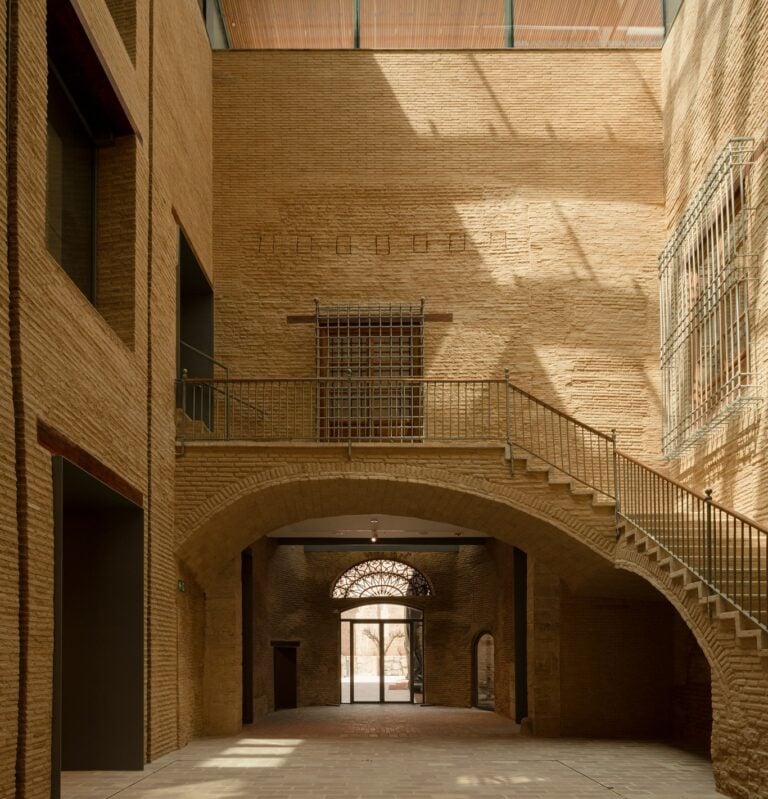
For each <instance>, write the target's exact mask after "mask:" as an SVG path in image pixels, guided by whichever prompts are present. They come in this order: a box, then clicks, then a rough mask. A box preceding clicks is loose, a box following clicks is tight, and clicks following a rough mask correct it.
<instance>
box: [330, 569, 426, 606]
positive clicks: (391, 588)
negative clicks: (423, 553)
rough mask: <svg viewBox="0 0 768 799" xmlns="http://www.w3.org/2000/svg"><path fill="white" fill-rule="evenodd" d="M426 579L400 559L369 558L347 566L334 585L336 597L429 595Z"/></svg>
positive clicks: (334, 595)
mask: <svg viewBox="0 0 768 799" xmlns="http://www.w3.org/2000/svg"><path fill="white" fill-rule="evenodd" d="M431 593H432V589H431V588H430V587H429V583H428V582H427V578H426V577H425V576H424V575H423V574H422V573H421V572H420V571H418V570H417V569H414V568H413V566H409V565H408V564H407V563H401V562H400V561H397V560H366V561H363V562H362V563H358V564H357V566H353V567H352V568H351V569H348V570H347V571H345V572H344V574H342V575H341V577H339V579H338V581H337V582H336V585H335V586H334V587H333V597H334V599H357V598H359V597H373V596H430V594H431Z"/></svg>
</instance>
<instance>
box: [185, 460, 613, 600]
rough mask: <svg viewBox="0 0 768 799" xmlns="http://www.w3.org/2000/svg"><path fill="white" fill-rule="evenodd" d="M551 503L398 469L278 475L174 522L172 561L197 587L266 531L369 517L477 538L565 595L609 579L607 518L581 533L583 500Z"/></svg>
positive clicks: (303, 469)
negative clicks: (540, 570)
mask: <svg viewBox="0 0 768 799" xmlns="http://www.w3.org/2000/svg"><path fill="white" fill-rule="evenodd" d="M561 488H562V487H561ZM553 490H554V489H553ZM553 496H554V495H553ZM557 499H558V501H557V502H555V501H548V499H547V498H546V497H542V496H541V495H540V494H539V495H536V494H531V493H529V492H527V491H525V490H521V489H520V488H517V487H515V486H513V485H502V484H498V483H495V482H493V481H490V480H485V479H483V478H479V477H473V476H469V475H457V474H456V473H454V472H449V471H447V470H440V469H434V468H420V467H414V466H405V465H403V464H398V465H393V466H391V467H390V466H387V465H385V464H381V463H378V464H375V465H371V464H365V463H360V464H357V463H355V462H351V463H349V464H346V465H345V466H343V467H341V468H340V467H339V464H333V467H332V468H328V469H327V470H318V468H317V466H316V465H313V466H312V467H308V466H306V465H303V464H302V465H293V466H283V467H280V468H277V469H271V470H267V471H264V472H260V473H257V474H250V475H248V476H246V477H244V478H242V479H240V480H238V481H236V482H233V483H232V484H230V485H228V486H226V487H225V488H223V489H222V490H220V491H218V492H217V493H216V494H214V495H213V496H211V497H210V498H208V499H207V500H206V501H205V502H203V503H201V504H200V505H198V506H197V507H196V508H194V509H193V510H192V511H191V512H190V513H188V514H187V515H186V517H185V518H184V519H182V520H181V521H180V525H179V529H178V538H177V554H178V556H179V558H180V559H181V560H182V561H183V562H184V563H185V564H186V565H187V567H188V568H189V569H191V571H192V572H193V573H194V574H195V575H196V577H197V579H198V581H199V582H200V584H201V585H202V586H205V585H206V583H207V582H208V581H209V580H210V579H211V578H212V577H213V576H214V575H215V574H216V573H218V571H219V570H220V569H221V568H222V567H223V566H224V565H225V564H226V563H227V562H228V561H230V560H231V559H232V558H233V557H235V556H236V555H237V554H238V553H239V552H240V551H241V550H242V549H243V548H244V547H246V546H248V545H249V544H250V543H252V542H253V541H255V540H257V539H258V538H261V537H262V536H264V535H266V534H267V533H269V532H271V531H272V530H275V529H277V528H279V527H282V526H284V525H286V524H291V523H294V522H298V521H302V520H304V519H307V518H319V517H324V516H338V515H346V514H356V513H369V512H374V511H375V512H377V513H386V514H391V515H399V516H414V517H418V518H422V519H427V520H430V521H434V522H445V523H451V524H457V525H459V526H464V527H467V528H470V529H475V530H479V531H482V532H486V533H488V534H489V535H493V536H494V537H496V538H499V539H500V540H502V541H505V542H507V543H512V544H515V545H516V546H519V547H520V548H521V549H524V550H526V551H527V552H529V553H530V554H531V555H532V556H534V557H542V558H545V559H546V560H547V561H548V562H549V563H550V564H551V566H552V568H553V569H555V570H557V571H558V573H559V574H561V575H562V577H563V579H565V580H566V582H569V583H570V584H571V585H573V586H577V585H579V584H582V583H584V582H587V581H590V580H594V579H596V575H599V574H601V573H602V574H604V575H605V574H610V573H611V572H613V573H614V574H615V570H614V569H613V567H612V562H613V549H614V546H615V541H614V539H613V537H612V536H611V534H610V533H611V526H612V519H613V517H612V514H605V513H603V514H602V516H601V517H600V518H599V519H596V523H595V524H590V523H589V522H590V517H591V516H592V511H593V509H591V507H590V508H589V509H588V510H587V509H586V508H585V506H584V502H583V498H580V499H581V500H582V501H580V500H579V499H578V498H575V497H572V496H571V495H570V493H569V492H567V491H559V492H557ZM585 511H586V512H585Z"/></svg>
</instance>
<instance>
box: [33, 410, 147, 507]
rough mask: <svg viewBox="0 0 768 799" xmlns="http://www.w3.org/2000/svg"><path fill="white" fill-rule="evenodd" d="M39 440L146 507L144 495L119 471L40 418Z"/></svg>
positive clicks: (130, 500) (119, 492)
mask: <svg viewBox="0 0 768 799" xmlns="http://www.w3.org/2000/svg"><path fill="white" fill-rule="evenodd" d="M37 442H38V444H40V446H42V447H45V449H47V450H48V451H49V452H52V453H53V454H54V455H61V456H62V457H63V458H66V459H67V460H68V461H69V462H70V463H73V464H74V465H75V466H78V467H79V468H80V469H82V470H83V471H84V472H88V474H90V475H91V476H92V477H95V478H96V479H97V480H98V481H99V482H100V483H104V485H105V486H107V487H108V488H110V489H112V491H115V492H116V493H118V494H120V496H122V497H125V499H127V500H128V501H129V502H132V503H133V504H134V505H137V506H138V507H140V508H143V507H144V495H143V494H142V493H141V491H139V489H138V488H135V487H134V486H132V485H131V484H130V483H129V482H128V481H127V480H126V479H124V478H123V477H121V476H120V475H119V474H117V472H114V471H112V469H110V468H109V466H105V465H104V464H103V463H102V462H101V461H100V460H98V459H97V458H95V457H94V456H93V455H91V453H90V452H86V451H85V450H84V449H83V448H82V447H79V446H78V445H77V444H75V443H74V442H73V441H70V440H69V439H68V438H67V437H66V436H65V435H63V434H62V433H60V432H59V431H58V430H56V429H54V428H53V427H51V426H50V425H49V424H46V423H45V422H43V421H42V420H40V419H38V420H37Z"/></svg>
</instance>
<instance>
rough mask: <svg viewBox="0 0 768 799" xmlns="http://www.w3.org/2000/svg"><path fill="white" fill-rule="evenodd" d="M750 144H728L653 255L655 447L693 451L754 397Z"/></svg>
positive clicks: (733, 141) (672, 452) (669, 452)
mask: <svg viewBox="0 0 768 799" xmlns="http://www.w3.org/2000/svg"><path fill="white" fill-rule="evenodd" d="M753 153H754V141H753V140H752V139H750V138H734V139H731V140H729V141H728V143H727V144H726V145H725V147H724V148H723V150H722V151H721V152H720V154H719V156H718V157H717V159H716V160H715V163H714V165H713V166H712V168H711V169H710V171H709V172H708V174H707V175H706V177H705V178H704V181H703V183H702V185H701V188H700V189H699V191H698V192H697V193H696V195H695V196H694V198H693V199H692V201H691V202H690V203H689V205H688V207H687V208H686V210H685V212H684V213H683V215H682V218H681V220H680V222H679V224H678V226H677V227H676V228H675V230H674V232H673V234H672V236H671V238H670V240H669V242H668V243H667V246H666V247H665V249H664V252H663V253H662V254H661V256H660V257H659V279H660V292H661V297H660V306H661V314H660V317H661V319H660V321H661V342H662V343H661V370H662V393H663V402H664V428H663V437H662V448H663V452H664V455H665V456H666V457H668V458H671V457H675V456H677V455H679V454H680V453H681V452H683V451H684V450H685V449H687V448H689V447H691V446H692V445H694V444H695V443H696V442H697V441H698V440H699V439H700V438H701V437H702V436H704V435H706V434H707V433H708V432H709V431H710V430H711V429H712V428H713V427H715V426H716V425H718V424H720V423H722V422H723V421H725V419H727V418H728V416H730V415H731V414H732V413H733V412H734V411H736V410H738V409H739V407H741V406H742V405H743V404H744V403H745V402H751V401H754V400H755V399H757V398H758V391H757V383H758V380H757V374H756V372H755V370H754V353H753V344H752V340H751V327H752V303H751V300H750V293H751V292H750V282H751V281H752V279H753V272H754V271H755V270H754V263H753V257H752V255H751V253H750V249H749V245H750V222H751V210H752V209H751V208H750V198H749V188H750V186H749V181H748V179H747V178H748V175H749V172H750V170H751V167H752V164H753Z"/></svg>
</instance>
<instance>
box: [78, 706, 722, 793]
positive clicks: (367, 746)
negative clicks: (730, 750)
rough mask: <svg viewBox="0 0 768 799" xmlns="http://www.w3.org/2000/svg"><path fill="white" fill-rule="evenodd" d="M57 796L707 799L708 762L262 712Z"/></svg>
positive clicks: (411, 712)
mask: <svg viewBox="0 0 768 799" xmlns="http://www.w3.org/2000/svg"><path fill="white" fill-rule="evenodd" d="M62 782H63V791H62V795H63V798H64V799H107V797H119V798H120V799H200V798H201V797H210V798H211V799H213V798H214V797H215V798H216V799H218V798H219V797H226V798H227V799H241V798H242V799H245V798H246V797H249V799H250V798H252V797H253V798H258V799H310V797H311V799H331V798H332V799H356V797H372V798H373V797H376V798H381V799H383V798H384V797H387V799H398V798H399V797H403V799H470V798H471V797H483V799H506V797H528V799H539V797H542V798H543V797H553V799H591V798H592V797H603V798H604V799H609V798H610V797H625V799H712V798H713V797H718V796H722V794H720V793H718V792H717V791H716V790H715V789H714V784H713V780H712V769H711V767H710V764H709V763H708V762H707V761H706V760H703V759H702V758H700V757H697V756H695V755H692V754H689V753H687V752H683V751H681V750H679V749H676V748H674V747H671V746H667V745H665V744H661V743H649V742H639V741H596V740H577V739H571V740H567V739H557V740H545V739H537V738H528V737H522V736H520V735H518V734H517V728H516V726H515V725H514V724H512V723H511V722H510V721H508V720H506V719H503V718H501V717H499V716H496V715H495V714H493V713H488V712H483V711H481V710H455V709H450V708H438V707H418V706H402V705H401V706H397V707H386V706H378V705H373V706H372V705H368V706H365V705H358V706H343V707H338V708H336V707H328V708H306V709H302V710H288V711H281V712H279V713H273V714H272V715H270V716H268V717H267V718H265V719H263V720H262V721H260V722H259V723H257V724H254V725H251V726H249V727H246V728H245V729H244V730H243V732H242V734H241V735H239V736H237V737H233V738H200V739H197V740H195V741H193V742H192V743H190V744H189V746H186V747H185V748H184V749H180V750H179V751H177V752H174V753H172V754H170V755H167V756H165V757H163V758H160V759H159V760H157V761H155V762H154V763H152V764H151V765H150V766H148V767H147V768H146V769H145V770H144V771H143V772H119V773H115V772H67V773H65V774H64V776H63V780H62Z"/></svg>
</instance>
